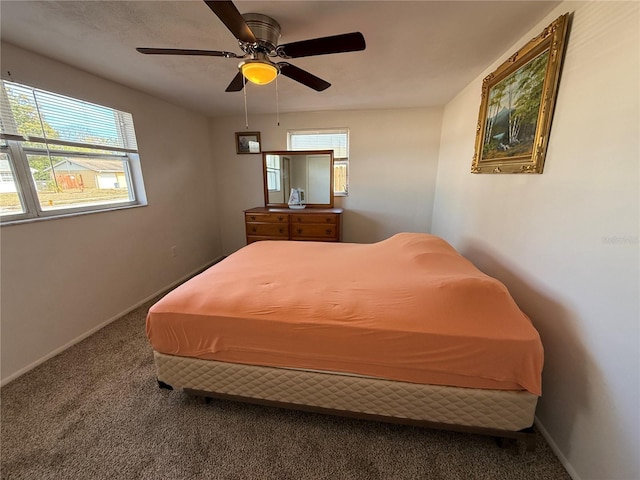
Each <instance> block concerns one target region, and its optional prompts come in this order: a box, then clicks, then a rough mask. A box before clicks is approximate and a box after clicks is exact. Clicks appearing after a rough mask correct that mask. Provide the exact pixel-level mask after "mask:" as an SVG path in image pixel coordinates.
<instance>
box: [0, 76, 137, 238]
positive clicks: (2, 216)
mask: <svg viewBox="0 0 640 480" xmlns="http://www.w3.org/2000/svg"><path fill="white" fill-rule="evenodd" d="M1 81H2V83H3V86H2V90H3V95H4V88H5V87H4V82H5V81H6V82H8V83H11V84H15V85H18V86H20V87H26V88H29V89H32V90H34V91H40V92H45V93H47V94H53V95H57V96H61V97H64V98H66V99H70V100H72V101H78V102H82V103H84V104H90V105H95V106H97V107H102V108H105V109H108V110H110V111H111V112H112V113H113V114H114V116H115V117H116V118H117V119H119V120H118V122H119V125H117V128H118V129H122V128H123V127H122V122H123V115H126V116H129V117H130V120H129V123H128V125H129V127H130V130H129V131H126V132H125V131H124V130H119V131H120V133H121V134H122V136H123V137H122V138H125V137H126V140H123V141H125V142H127V141H129V140H131V136H133V140H132V141H133V145H134V146H135V147H136V148H123V147H118V146H111V145H96V144H92V143H83V142H75V141H66V140H60V139H47V138H42V137H40V136H31V135H22V134H15V133H12V132H7V131H6V129H3V131H2V132H0V153H4V154H6V155H7V159H8V161H9V166H10V168H11V170H12V173H13V176H14V183H15V187H16V193H17V195H18V198H19V201H20V204H21V208H22V212H21V213H0V226H4V225H11V224H16V223H23V222H25V221H38V220H45V219H54V218H62V217H68V216H72V215H78V214H86V213H99V212H105V211H113V210H120V209H125V208H131V207H136V206H144V205H146V204H147V203H146V193H145V190H144V181H143V178H142V169H141V166H140V157H139V153H138V150H137V141H136V139H135V130H134V125H133V118H132V116H131V114H130V113H128V112H123V111H121V110H118V109H115V108H112V107H108V106H104V105H98V104H95V103H91V102H87V101H86V100H83V99H79V98H76V97H71V96H68V95H61V94H58V93H56V92H51V91H48V90H43V89H40V88H37V87H32V86H29V85H24V84H17V83H16V82H14V81H13V80H5V79H2V80H1ZM0 101H3V102H4V108H3V119H2V120H3V122H4V123H5V125H7V124H8V125H9V126H10V127H13V128H12V130H15V131H16V132H17V131H18V129H17V124H16V120H15V118H14V114H13V111H12V110H11V108H9V100H8V97H4V98H3V99H0ZM64 111H65V112H67V110H64ZM37 115H38V118H39V119H40V120H41V121H42V117H41V116H40V112H37ZM30 143H31V144H32V143H41V144H43V145H44V148H42V146H29V144H30ZM59 146H63V147H67V148H69V150H63V149H60V148H59ZM73 147H76V148H77V149H73ZM83 149H94V150H96V149H97V150H100V152H89V151H83ZM30 155H40V156H48V157H49V158H50V159H51V158H53V157H64V158H65V159H71V160H73V159H74V158H77V159H81V158H86V159H103V160H118V161H121V162H122V166H123V176H124V178H125V181H126V188H127V196H128V199H122V200H121V201H120V200H115V201H110V202H109V203H100V204H81V203H79V204H76V206H74V205H71V206H61V207H57V208H52V209H43V208H42V206H41V198H40V196H39V193H38V187H37V186H36V179H35V178H34V176H33V175H32V172H31V166H30V164H29V156H30Z"/></svg>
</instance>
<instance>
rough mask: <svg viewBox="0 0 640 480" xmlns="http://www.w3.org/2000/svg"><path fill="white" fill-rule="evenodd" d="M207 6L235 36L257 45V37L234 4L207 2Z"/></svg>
mask: <svg viewBox="0 0 640 480" xmlns="http://www.w3.org/2000/svg"><path fill="white" fill-rule="evenodd" d="M204 3H206V4H207V6H208V7H209V8H210V9H211V10H212V11H213V13H215V14H216V15H217V16H218V18H219V19H220V20H222V23H224V24H225V26H226V27H227V28H228V29H229V31H230V32H231V33H233V36H234V37H236V38H237V39H238V40H242V41H243V42H245V43H256V41H257V40H256V37H255V35H254V34H253V32H252V31H251V29H250V28H249V25H247V22H245V21H244V18H242V15H240V12H239V11H238V9H237V8H236V6H235V5H234V4H233V2H223V1H215V2H214V1H206V0H205V2H204Z"/></svg>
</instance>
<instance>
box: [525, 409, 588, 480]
mask: <svg viewBox="0 0 640 480" xmlns="http://www.w3.org/2000/svg"><path fill="white" fill-rule="evenodd" d="M534 424H535V426H536V429H537V430H538V431H539V432H540V435H542V436H543V437H544V439H545V440H546V441H547V443H548V444H549V446H550V447H551V450H553V453H555V454H556V457H558V460H560V463H562V466H563V467H564V468H565V470H566V471H567V473H568V474H569V476H570V477H571V478H572V479H573V480H582V479H581V478H580V475H578V472H576V470H575V469H574V468H573V466H572V465H571V463H569V461H568V460H567V457H565V456H564V454H563V453H562V451H561V450H560V447H558V444H557V443H556V442H555V441H554V440H553V437H551V435H549V432H548V431H547V429H546V428H544V425H542V422H541V421H540V420H539V419H538V417H535V420H534Z"/></svg>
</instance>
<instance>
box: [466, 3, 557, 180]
mask: <svg viewBox="0 0 640 480" xmlns="http://www.w3.org/2000/svg"><path fill="white" fill-rule="evenodd" d="M568 23H569V14H565V15H562V16H561V17H558V18H557V19H556V20H554V22H553V23H551V25H549V26H548V27H547V28H545V29H544V30H543V31H542V33H540V34H539V35H538V36H537V37H535V38H533V39H532V40H530V41H529V42H528V43H527V44H526V45H524V46H523V47H522V48H521V49H520V50H518V51H517V52H516V53H514V54H513V55H511V57H509V59H507V60H506V61H505V62H504V63H503V64H502V65H500V66H499V67H498V68H497V69H496V70H495V71H494V72H492V73H491V74H489V75H488V76H487V77H485V79H484V80H483V82H482V99H481V102H480V114H479V115H478V125H477V129H476V144H475V154H474V156H473V162H472V164H471V172H472V173H542V169H543V167H544V160H545V156H546V152H547V144H548V140H549V132H550V130H551V119H552V117H553V109H554V106H555V102H556V96H557V93H558V84H559V80H560V71H561V68H562V58H563V55H564V48H565V44H566V38H567V30H568Z"/></svg>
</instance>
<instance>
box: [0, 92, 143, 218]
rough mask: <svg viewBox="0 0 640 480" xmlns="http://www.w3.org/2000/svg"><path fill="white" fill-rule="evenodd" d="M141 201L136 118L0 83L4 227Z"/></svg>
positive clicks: (0, 213) (0, 179) (0, 194)
mask: <svg viewBox="0 0 640 480" xmlns="http://www.w3.org/2000/svg"><path fill="white" fill-rule="evenodd" d="M143 200H144V187H143V184H142V174H141V170H140V160H139V157H138V147H137V143H136V136H135V131H134V128H133V119H132V117H131V114H129V113H126V112H121V111H118V110H114V109H112V108H108V107H103V106H101V105H96V104H93V103H88V102H85V101H82V100H77V99H74V98H70V97H66V96H63V95H58V94H56V93H52V92H47V91H44V90H40V89H37V88H32V87H28V86H26V85H20V84H17V83H13V82H9V81H6V80H2V81H0V216H1V219H2V221H3V222H6V221H14V220H22V219H29V218H38V217H51V216H56V215H61V214H69V213H75V212H86V211H97V210H105V209H112V208H116V207H123V206H130V205H137V204H142V203H143Z"/></svg>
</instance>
